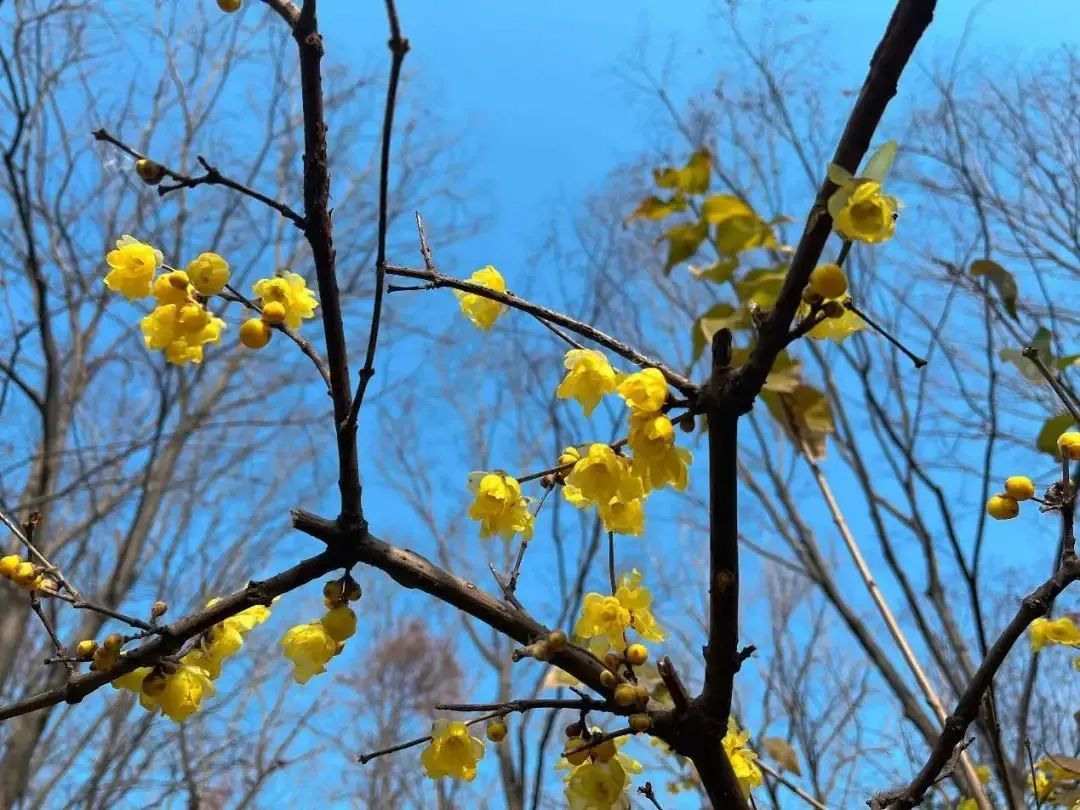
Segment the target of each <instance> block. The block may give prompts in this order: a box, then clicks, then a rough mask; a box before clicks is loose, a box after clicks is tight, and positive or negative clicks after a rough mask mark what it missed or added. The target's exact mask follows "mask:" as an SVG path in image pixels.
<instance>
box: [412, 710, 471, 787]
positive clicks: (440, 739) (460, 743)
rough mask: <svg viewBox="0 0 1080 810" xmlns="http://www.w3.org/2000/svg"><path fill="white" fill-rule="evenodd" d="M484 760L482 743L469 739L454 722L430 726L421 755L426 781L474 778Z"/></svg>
mask: <svg viewBox="0 0 1080 810" xmlns="http://www.w3.org/2000/svg"><path fill="white" fill-rule="evenodd" d="M483 756H484V743H483V741H482V740H479V739H477V738H476V737H470V736H469V729H468V727H467V726H466V725H465V724H464V723H461V722H458V721H456V720H454V721H451V720H436V721H435V722H434V724H432V726H431V742H430V743H429V744H428V747H427V748H425V749H424V752H423V753H422V754H421V755H420V762H421V763H422V764H423V766H424V770H425V771H427V775H428V778H430V779H442V778H443V777H444V776H448V777H450V778H451V779H464V780H465V781H466V782H471V781H472V780H473V779H475V778H476V765H477V763H479V762H480V760H481V759H482V758H483Z"/></svg>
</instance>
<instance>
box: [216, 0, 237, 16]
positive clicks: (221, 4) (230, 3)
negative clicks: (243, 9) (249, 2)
mask: <svg viewBox="0 0 1080 810" xmlns="http://www.w3.org/2000/svg"><path fill="white" fill-rule="evenodd" d="M217 4H218V8H220V9H221V10H222V11H224V12H225V13H226V14H232V13H233V12H234V11H239V10H240V5H241V0H217Z"/></svg>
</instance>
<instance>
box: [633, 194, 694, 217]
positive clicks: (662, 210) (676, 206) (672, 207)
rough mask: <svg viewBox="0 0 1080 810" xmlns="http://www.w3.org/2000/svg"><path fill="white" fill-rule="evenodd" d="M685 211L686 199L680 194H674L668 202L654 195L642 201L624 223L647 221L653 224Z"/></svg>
mask: <svg viewBox="0 0 1080 810" xmlns="http://www.w3.org/2000/svg"><path fill="white" fill-rule="evenodd" d="M685 210H686V198H685V197H683V196H682V195H681V194H676V195H675V196H674V197H672V198H671V199H670V200H665V199H662V198H661V197H657V196H656V195H655V194H654V195H650V196H648V197H646V198H645V199H644V200H642V201H641V203H640V204H639V205H638V207H637V208H635V209H634V210H633V211H632V212H631V213H630V215H629V216H628V217H627V218H626V221H627V222H629V221H630V220H632V219H649V220H653V221H654V222H655V221H657V220H661V219H664V218H665V217H669V216H671V215H672V214H676V213H678V212H680V211H685Z"/></svg>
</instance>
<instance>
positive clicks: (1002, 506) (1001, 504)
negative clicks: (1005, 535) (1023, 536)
mask: <svg viewBox="0 0 1080 810" xmlns="http://www.w3.org/2000/svg"><path fill="white" fill-rule="evenodd" d="M986 514H988V515H990V517H992V518H993V519H994V520H1012V519H1013V518H1014V517H1016V516H1017V515H1019V514H1020V504H1018V503H1017V502H1016V499H1015V498H1010V497H1009V496H1008V495H994V496H993V497H992V498H991V499H990V500H988V501H987V502H986Z"/></svg>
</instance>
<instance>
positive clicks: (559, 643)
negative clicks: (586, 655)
mask: <svg viewBox="0 0 1080 810" xmlns="http://www.w3.org/2000/svg"><path fill="white" fill-rule="evenodd" d="M547 645H548V649H549V650H551V651H552V652H553V653H558V652H562V651H563V650H565V649H566V633H564V632H563V631H562V630H552V631H551V632H550V633H548V637H547Z"/></svg>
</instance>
